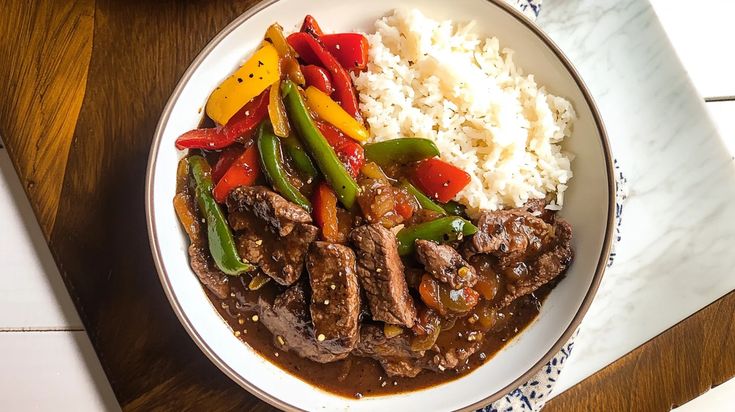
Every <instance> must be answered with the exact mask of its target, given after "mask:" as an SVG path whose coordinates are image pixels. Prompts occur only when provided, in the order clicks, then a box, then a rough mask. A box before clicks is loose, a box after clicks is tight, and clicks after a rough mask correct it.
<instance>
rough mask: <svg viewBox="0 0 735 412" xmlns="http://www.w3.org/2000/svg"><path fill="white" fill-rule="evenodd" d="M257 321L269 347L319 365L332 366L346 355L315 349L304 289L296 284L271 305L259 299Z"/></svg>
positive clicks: (316, 345)
mask: <svg viewBox="0 0 735 412" xmlns="http://www.w3.org/2000/svg"><path fill="white" fill-rule="evenodd" d="M258 305H259V306H260V308H261V310H260V321H261V322H262V323H263V325H265V327H266V328H268V330H269V331H270V332H271V334H273V345H274V346H275V347H277V348H282V349H284V350H288V351H293V352H294V353H296V354H297V355H299V356H301V357H303V358H308V359H311V360H313V361H315V362H319V363H328V362H334V361H337V360H340V359H344V358H345V357H347V355H348V353H339V354H334V353H332V352H330V351H329V350H327V349H326V348H325V347H324V346H321V345H319V343H318V342H317V340H316V338H315V337H314V328H313V326H312V323H311V319H310V317H309V307H308V304H307V299H306V294H305V293H304V288H303V286H302V285H301V284H300V283H297V284H295V285H293V286H291V287H290V288H288V289H286V291H285V292H283V293H282V294H280V295H278V296H277V297H276V299H275V301H274V302H273V304H270V303H268V302H267V301H265V299H263V298H261V299H260V301H259V302H258Z"/></svg>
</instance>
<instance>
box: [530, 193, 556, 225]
mask: <svg viewBox="0 0 735 412" xmlns="http://www.w3.org/2000/svg"><path fill="white" fill-rule="evenodd" d="M522 209H523V210H525V211H526V212H528V213H530V214H532V215H534V216H536V217H539V218H541V219H542V220H543V221H544V222H546V223H549V224H553V223H554V217H555V216H556V211H554V210H549V209H547V208H546V200H545V199H529V200H528V202H526V204H525V205H523V208H522Z"/></svg>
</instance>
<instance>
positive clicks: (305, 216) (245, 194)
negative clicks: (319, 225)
mask: <svg viewBox="0 0 735 412" xmlns="http://www.w3.org/2000/svg"><path fill="white" fill-rule="evenodd" d="M227 208H228V210H230V211H233V210H236V211H240V212H250V213H252V214H253V215H255V216H257V217H258V218H260V219H263V220H265V222H266V223H268V224H269V225H270V226H271V227H272V228H273V229H275V230H276V232H277V233H278V234H279V235H280V236H286V235H288V234H289V233H291V231H292V230H294V229H295V228H296V227H297V226H298V224H299V223H302V224H303V223H311V222H312V220H311V216H310V215H309V212H307V211H306V210H304V208H302V207H301V206H299V205H297V204H295V203H291V202H289V201H288V200H286V199H284V198H283V196H281V195H279V194H278V193H276V192H274V191H272V190H270V189H268V188H267V187H265V186H240V187H238V188H236V189H235V190H233V191H232V192H231V193H230V196H229V197H228V198H227ZM233 228H234V229H235V230H239V229H238V228H237V227H235V226H234V225H233Z"/></svg>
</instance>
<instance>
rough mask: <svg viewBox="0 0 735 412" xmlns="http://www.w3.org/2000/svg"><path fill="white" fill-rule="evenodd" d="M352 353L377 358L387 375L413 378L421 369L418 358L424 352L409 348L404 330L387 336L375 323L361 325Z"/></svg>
mask: <svg viewBox="0 0 735 412" xmlns="http://www.w3.org/2000/svg"><path fill="white" fill-rule="evenodd" d="M352 353H354V354H355V355H357V356H364V357H368V358H373V359H375V360H377V361H378V362H380V365H381V366H383V369H385V372H386V373H387V374H388V375H389V376H405V377H410V378H413V377H414V376H416V375H418V374H419V372H421V370H422V369H423V368H422V367H421V366H420V365H419V364H418V360H419V359H420V358H421V357H422V356H423V355H424V352H413V351H412V350H411V345H410V343H409V341H408V338H407V337H406V332H404V333H403V334H401V335H398V336H394V337H392V338H387V337H386V336H385V334H384V333H383V328H382V327H380V326H377V325H369V324H366V325H363V326H362V329H361V330H360V342H359V343H358V345H357V347H356V348H355V350H354V351H353V352H352Z"/></svg>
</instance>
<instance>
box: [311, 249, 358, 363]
mask: <svg viewBox="0 0 735 412" xmlns="http://www.w3.org/2000/svg"><path fill="white" fill-rule="evenodd" d="M306 269H307V270H308V271H309V283H310V284H311V306H310V309H311V320H312V322H313V323H314V335H315V336H316V337H317V343H318V344H319V345H320V346H323V347H324V348H326V349H327V350H329V351H330V352H332V353H334V354H340V353H349V352H350V351H351V350H352V349H353V348H354V347H355V344H356V343H357V339H358V338H359V337H360V335H359V329H358V321H359V319H358V318H359V315H360V289H359V287H358V286H357V274H356V273H355V252H353V251H352V249H350V248H348V247H347V246H344V245H340V244H336V243H329V242H314V243H312V244H311V247H310V248H309V254H308V255H307V256H306Z"/></svg>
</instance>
